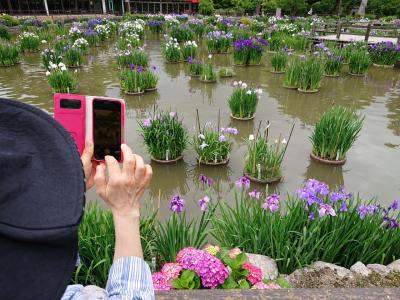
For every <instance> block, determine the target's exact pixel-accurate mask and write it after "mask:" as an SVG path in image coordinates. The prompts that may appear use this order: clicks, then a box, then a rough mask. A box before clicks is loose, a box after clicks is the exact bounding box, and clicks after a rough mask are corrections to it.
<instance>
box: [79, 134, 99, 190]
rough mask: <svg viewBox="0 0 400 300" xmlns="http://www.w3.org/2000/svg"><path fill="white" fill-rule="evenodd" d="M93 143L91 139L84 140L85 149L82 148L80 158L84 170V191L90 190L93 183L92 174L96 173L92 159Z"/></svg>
mask: <svg viewBox="0 0 400 300" xmlns="http://www.w3.org/2000/svg"><path fill="white" fill-rule="evenodd" d="M93 152H94V145H93V143H92V142H91V141H86V144H85V149H84V150H83V153H82V156H81V160H82V165H83V171H84V172H85V179H86V180H85V182H86V191H88V190H90V189H91V188H92V186H93V184H94V180H93V179H94V174H95V173H96V165H97V163H96V162H95V161H92V158H93Z"/></svg>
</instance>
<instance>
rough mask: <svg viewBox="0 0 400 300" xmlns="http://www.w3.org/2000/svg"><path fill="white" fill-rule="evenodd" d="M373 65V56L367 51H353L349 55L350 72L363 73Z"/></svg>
mask: <svg viewBox="0 0 400 300" xmlns="http://www.w3.org/2000/svg"><path fill="white" fill-rule="evenodd" d="M370 65H371V57H370V55H369V53H368V52H367V51H364V50H355V51H352V52H351V54H350V57H349V72H350V74H354V75H363V74H365V73H366V72H367V71H368V68H369V66H370Z"/></svg>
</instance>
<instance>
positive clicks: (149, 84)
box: [143, 66, 159, 90]
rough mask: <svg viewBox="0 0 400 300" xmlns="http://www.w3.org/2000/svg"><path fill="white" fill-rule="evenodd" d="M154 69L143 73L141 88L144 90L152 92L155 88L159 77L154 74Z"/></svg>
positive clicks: (153, 67)
mask: <svg viewBox="0 0 400 300" xmlns="http://www.w3.org/2000/svg"><path fill="white" fill-rule="evenodd" d="M155 70H156V67H155V66H152V67H151V68H150V69H147V70H145V71H144V72H143V87H144V89H145V90H154V89H156V88H157V83H158V81H159V77H158V76H157V75H156V74H155Z"/></svg>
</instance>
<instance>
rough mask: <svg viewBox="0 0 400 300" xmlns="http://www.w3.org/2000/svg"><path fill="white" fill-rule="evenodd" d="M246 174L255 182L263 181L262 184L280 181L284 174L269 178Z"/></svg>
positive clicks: (245, 174)
mask: <svg viewBox="0 0 400 300" xmlns="http://www.w3.org/2000/svg"><path fill="white" fill-rule="evenodd" d="M244 176H246V177H247V178H248V179H250V180H251V181H253V182H257V183H261V184H270V183H276V182H280V181H281V180H282V176H279V177H273V178H268V179H258V178H256V177H253V176H252V175H250V174H248V173H246V172H245V173H244Z"/></svg>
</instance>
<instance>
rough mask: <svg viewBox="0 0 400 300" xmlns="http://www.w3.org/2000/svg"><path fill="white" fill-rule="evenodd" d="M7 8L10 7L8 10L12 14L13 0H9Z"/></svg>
mask: <svg viewBox="0 0 400 300" xmlns="http://www.w3.org/2000/svg"><path fill="white" fill-rule="evenodd" d="M7 6H8V10H9V11H10V13H11V11H12V5H11V0H7Z"/></svg>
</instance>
